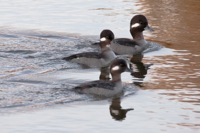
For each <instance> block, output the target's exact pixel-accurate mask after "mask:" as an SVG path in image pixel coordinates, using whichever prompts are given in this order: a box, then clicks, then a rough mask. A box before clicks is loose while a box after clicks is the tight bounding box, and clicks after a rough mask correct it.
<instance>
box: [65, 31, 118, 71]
mask: <svg viewBox="0 0 200 133" xmlns="http://www.w3.org/2000/svg"><path fill="white" fill-rule="evenodd" d="M113 39H114V34H113V32H112V31H111V30H108V29H105V30H103V31H102V32H101V34H100V44H99V46H100V48H101V52H100V53H99V52H83V53H78V54H74V55H71V56H68V57H64V58H63V60H66V61H71V62H75V63H78V64H82V65H86V66H88V67H97V68H100V67H106V66H109V64H110V63H111V61H113V60H114V59H115V58H116V57H117V56H116V55H115V53H114V52H113V51H112V49H111V48H110V42H111V41H112V40H113Z"/></svg>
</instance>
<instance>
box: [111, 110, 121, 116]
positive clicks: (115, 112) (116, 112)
mask: <svg viewBox="0 0 200 133" xmlns="http://www.w3.org/2000/svg"><path fill="white" fill-rule="evenodd" d="M111 112H112V113H113V114H115V115H119V110H111Z"/></svg>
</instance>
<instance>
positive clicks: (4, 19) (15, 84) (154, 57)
mask: <svg viewBox="0 0 200 133" xmlns="http://www.w3.org/2000/svg"><path fill="white" fill-rule="evenodd" d="M199 5H200V2H198V1H195V0H193V1H187V0H183V1H167V0H162V1H154V0H148V1H147V0H140V1H137V0H135V1H131V0H126V1H123V0H116V1H115V2H113V1H104V0H103V1H99V2H97V1H84V2H83V1H80V0H73V1H68V2H66V1H65V0H60V1H54V0H50V1H49V0H48V1H47V0H43V1H37V0H35V1H33V0H26V1H25V0H21V1H18V2H16V1H6V0H4V1H1V5H0V18H1V20H0V48H1V49H0V66H1V68H0V122H1V125H0V128H1V132H2V133H4V132H5V133H7V132H9V133H13V132H48V133H49V132H52V133H55V132H56V133H57V132H58V133H60V132H127V133H128V132H133V131H135V132H142V133H151V132H152V133H160V132H173V133H195V132H199V131H200V124H199V123H200V106H199V105H200V82H199V81H200V80H199V79H200V78H199V77H200V62H199V61H200V54H199V53H200V50H199V49H200V48H199V43H200V38H199V34H200V25H199V20H200V18H199V17H198V16H199V15H200V7H199ZM138 13H139V14H144V15H146V16H147V18H148V20H149V24H150V25H151V26H152V27H153V28H154V29H155V31H154V32H153V33H149V32H145V38H146V39H147V40H150V41H153V42H157V43H160V44H161V45H163V46H164V47H165V48H163V49H161V50H159V51H154V52H148V53H146V54H145V58H144V61H143V63H144V64H151V63H152V64H153V65H152V66H150V69H148V70H147V69H146V68H145V66H144V64H143V63H141V64H137V65H136V66H134V67H135V69H134V70H135V72H134V73H132V74H131V75H130V73H124V74H123V75H122V80H123V81H124V82H125V83H126V84H127V85H128V86H129V87H128V89H127V91H126V93H125V95H124V96H123V97H122V98H121V99H109V98H108V99H102V98H94V97H88V96H85V95H79V94H76V93H74V92H73V91H71V90H70V89H71V88H72V87H74V86H76V85H78V84H80V83H83V82H86V81H91V80H96V79H98V78H99V73H100V72H99V71H98V70H97V69H88V68H84V67H82V66H79V65H76V64H73V63H69V62H65V61H62V60H61V58H62V57H64V56H67V55H70V54H73V53H76V52H82V51H94V50H97V48H96V47H95V46H92V45H90V44H91V43H93V42H95V41H96V40H98V34H99V33H100V31H101V30H102V29H104V28H109V29H112V30H113V32H114V33H115V36H116V37H130V35H129V30H128V29H129V21H130V19H131V18H132V16H133V15H134V14H138ZM116 111H117V112H119V113H120V115H115V113H116Z"/></svg>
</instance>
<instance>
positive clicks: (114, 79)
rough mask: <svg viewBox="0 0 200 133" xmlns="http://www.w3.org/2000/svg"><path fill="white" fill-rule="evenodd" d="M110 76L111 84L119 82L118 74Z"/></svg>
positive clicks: (119, 76)
mask: <svg viewBox="0 0 200 133" xmlns="http://www.w3.org/2000/svg"><path fill="white" fill-rule="evenodd" d="M111 76H112V81H113V82H121V75H120V74H112V73H111Z"/></svg>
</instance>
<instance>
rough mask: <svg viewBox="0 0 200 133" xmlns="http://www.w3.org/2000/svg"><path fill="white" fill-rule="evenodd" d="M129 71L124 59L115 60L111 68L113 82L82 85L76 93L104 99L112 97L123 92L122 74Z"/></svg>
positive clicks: (103, 81)
mask: <svg viewBox="0 0 200 133" xmlns="http://www.w3.org/2000/svg"><path fill="white" fill-rule="evenodd" d="M126 70H128V71H129V69H128V67H127V62H126V61H125V60H124V59H115V60H114V61H113V62H112V63H111V66H110V73H111V76H112V80H110V81H108V80H97V81H92V82H88V83H84V84H81V85H79V86H77V87H75V88H73V89H74V90H75V91H77V92H79V93H85V94H93V95H99V96H104V97H111V96H115V95H117V94H121V93H122V92H123V86H122V81H121V73H123V72H125V71H126Z"/></svg>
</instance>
